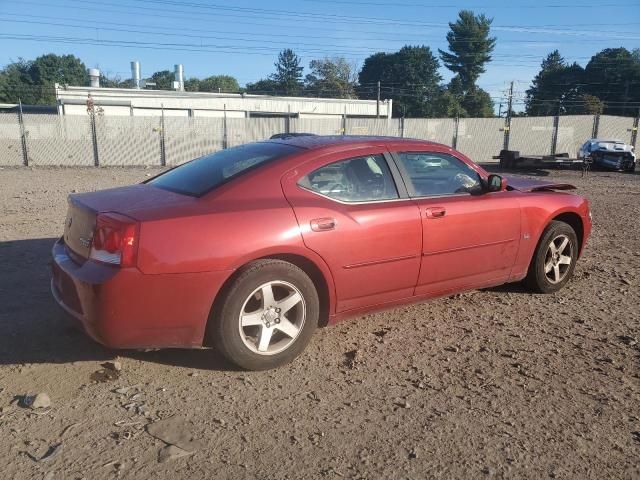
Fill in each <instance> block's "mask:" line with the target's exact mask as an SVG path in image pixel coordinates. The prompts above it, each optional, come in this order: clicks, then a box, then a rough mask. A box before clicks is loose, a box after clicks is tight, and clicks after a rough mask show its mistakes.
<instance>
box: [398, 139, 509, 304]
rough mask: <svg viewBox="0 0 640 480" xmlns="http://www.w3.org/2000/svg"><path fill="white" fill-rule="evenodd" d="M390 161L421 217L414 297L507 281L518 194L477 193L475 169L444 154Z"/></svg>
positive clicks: (406, 155) (406, 156)
mask: <svg viewBox="0 0 640 480" xmlns="http://www.w3.org/2000/svg"><path fill="white" fill-rule="evenodd" d="M395 158H396V160H397V162H398V167H399V168H400V171H401V172H402V174H403V176H404V178H405V180H406V183H407V188H408V190H409V194H410V195H411V196H412V197H413V199H414V201H415V202H416V204H417V205H418V207H419V209H420V215H421V218H422V235H423V246H422V262H421V269H420V276H419V279H418V283H417V287H416V295H424V294H429V295H439V294H443V293H446V292H450V291H458V290H462V289H467V288H478V287H482V286H486V285H491V284H499V283H502V282H504V281H506V280H507V279H508V278H509V275H510V272H511V269H512V267H513V265H514V263H515V260H516V255H517V253H518V246H519V242H520V205H519V202H518V200H517V199H516V198H515V196H517V192H509V191H500V192H493V193H481V189H482V186H481V176H480V174H479V173H478V171H476V170H475V169H474V168H472V167H471V166H470V165H468V164H467V163H466V162H464V161H463V160H461V159H459V158H456V157H455V156H453V155H451V154H450V153H448V152H447V153H445V152H438V151H431V152H398V153H397V154H395Z"/></svg>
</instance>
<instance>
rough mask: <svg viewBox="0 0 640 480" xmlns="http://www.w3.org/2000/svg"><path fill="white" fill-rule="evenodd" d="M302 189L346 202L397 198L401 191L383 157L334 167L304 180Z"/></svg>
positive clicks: (357, 159) (354, 161) (333, 165)
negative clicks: (397, 187)
mask: <svg viewBox="0 0 640 480" xmlns="http://www.w3.org/2000/svg"><path fill="white" fill-rule="evenodd" d="M299 185H300V186H301V187H304V188H306V189H308V190H311V191H314V192H316V193H320V194H322V195H325V196H327V197H330V198H333V199H336V200H340V201H343V202H373V201H378V200H393V199H395V198H398V190H397V189H396V185H395V183H394V182H393V177H392V176H391V172H390V171H389V166H388V165H387V162H386V160H385V159H384V156H382V155H367V156H365V157H357V158H350V159H348V160H341V161H339V162H335V163H331V164H329V165H326V166H324V167H322V168H319V169H318V170H315V171H313V172H311V173H310V174H309V175H307V176H305V177H304V178H302V179H301V180H300V182H299Z"/></svg>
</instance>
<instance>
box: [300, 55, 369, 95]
mask: <svg viewBox="0 0 640 480" xmlns="http://www.w3.org/2000/svg"><path fill="white" fill-rule="evenodd" d="M309 68H310V69H311V73H310V74H309V75H307V77H306V79H305V91H306V93H308V94H309V95H311V96H316V97H333V98H355V96H356V93H355V83H356V79H357V77H356V74H355V73H354V68H353V65H352V64H350V63H349V62H348V61H347V60H346V59H345V58H343V57H335V58H326V57H325V58H321V59H318V60H311V63H309Z"/></svg>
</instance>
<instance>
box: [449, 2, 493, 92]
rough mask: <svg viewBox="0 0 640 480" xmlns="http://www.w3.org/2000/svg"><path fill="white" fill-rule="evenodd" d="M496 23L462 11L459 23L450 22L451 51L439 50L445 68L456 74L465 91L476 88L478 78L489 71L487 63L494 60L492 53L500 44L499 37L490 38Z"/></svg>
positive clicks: (467, 11)
mask: <svg viewBox="0 0 640 480" xmlns="http://www.w3.org/2000/svg"><path fill="white" fill-rule="evenodd" d="M492 21H493V20H492V19H489V18H487V17H485V16H484V15H477V16H476V15H474V13H473V12H472V11H470V10H462V11H460V13H459V14H458V20H457V21H456V22H455V23H449V28H450V31H449V33H447V42H448V43H449V52H445V51H443V50H438V52H439V53H440V58H441V59H442V62H443V63H444V65H445V67H447V68H448V69H449V70H451V71H452V72H453V73H455V74H456V75H457V76H458V77H459V78H460V82H461V84H462V87H463V89H464V90H469V89H471V88H473V87H474V85H475V83H476V81H477V80H478V77H479V76H480V75H481V74H482V73H484V72H485V67H484V66H485V64H486V63H487V62H489V61H491V52H493V49H494V48H495V45H496V39H495V37H490V36H489V30H490V27H491V22H492Z"/></svg>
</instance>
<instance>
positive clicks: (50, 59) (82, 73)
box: [0, 53, 89, 105]
mask: <svg viewBox="0 0 640 480" xmlns="http://www.w3.org/2000/svg"><path fill="white" fill-rule="evenodd" d="M88 79H89V77H88V75H87V69H86V67H85V65H84V63H82V61H81V60H80V59H79V58H77V57H75V56H73V55H55V54H53V53H50V54H47V55H42V56H40V57H38V58H36V59H35V60H33V61H25V60H23V59H20V60H18V61H17V62H14V63H10V64H9V65H7V66H6V67H4V68H3V69H2V71H0V98H1V99H2V100H3V101H6V102H12V103H15V102H17V101H18V99H20V100H21V101H22V102H23V103H25V104H36V105H37V104H53V103H55V90H54V84H55V83H60V84H65V85H75V86H82V85H86V84H87V83H88Z"/></svg>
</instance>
